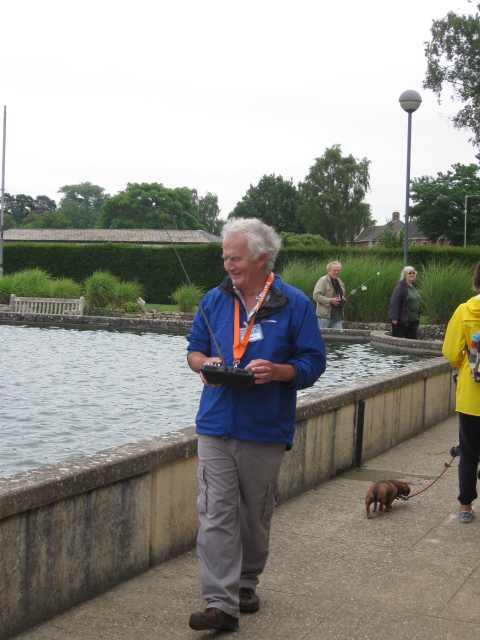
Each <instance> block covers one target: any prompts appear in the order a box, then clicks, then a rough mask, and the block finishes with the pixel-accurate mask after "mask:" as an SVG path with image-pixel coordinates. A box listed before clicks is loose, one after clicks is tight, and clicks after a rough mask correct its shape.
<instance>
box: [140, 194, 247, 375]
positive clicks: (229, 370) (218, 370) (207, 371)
mask: <svg viewBox="0 0 480 640" xmlns="http://www.w3.org/2000/svg"><path fill="white" fill-rule="evenodd" d="M153 205H155V203H153ZM159 219H160V221H161V223H162V227H163V228H164V230H165V233H166V234H167V237H168V239H169V241H170V244H171V245H172V249H173V250H174V252H175V255H176V256H177V260H178V261H179V263H180V266H181V267H182V269H183V273H184V274H185V277H186V279H187V282H188V285H189V287H190V289H191V290H192V293H193V296H194V298H195V301H196V303H197V304H198V308H199V309H200V311H201V313H202V316H203V319H204V321H205V325H206V327H207V329H208V333H209V334H210V336H211V337H212V340H213V343H214V345H215V348H216V350H217V353H218V356H219V358H220V360H221V361H222V364H221V365H220V364H204V365H202V366H201V367H200V371H201V372H202V375H203V376H204V378H205V379H206V380H207V381H208V382H210V383H211V384H226V385H229V386H231V387H253V385H254V384H255V377H254V375H253V371H251V370H250V369H238V368H237V367H229V366H227V365H226V364H225V360H224V358H223V355H222V352H221V351H220V347H219V346H218V343H217V341H216V339H215V336H214V334H213V331H212V328H211V326H210V323H209V322H208V319H207V316H206V315H205V311H204V310H203V307H202V303H201V301H200V300H199V298H198V296H197V292H196V291H195V287H194V286H193V284H192V282H191V280H190V278H189V277H188V273H187V270H186V269H185V267H184V265H183V262H182V259H181V258H180V256H179V254H178V251H177V249H176V247H175V245H174V243H173V240H172V238H171V236H170V234H169V232H168V229H167V227H166V226H165V223H164V222H163V220H162V219H161V216H159Z"/></svg>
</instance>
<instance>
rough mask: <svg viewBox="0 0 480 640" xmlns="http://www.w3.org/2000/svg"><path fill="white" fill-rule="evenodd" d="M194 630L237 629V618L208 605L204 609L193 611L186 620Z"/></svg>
mask: <svg viewBox="0 0 480 640" xmlns="http://www.w3.org/2000/svg"><path fill="white" fill-rule="evenodd" d="M188 624H189V625H190V627H191V628H192V629H195V631H204V630H206V629H238V618H234V617H233V616H230V615H228V613H225V611H221V610H220V609H217V608H216V607H210V608H208V609H205V611H195V613H192V615H191V616H190V620H189V622H188Z"/></svg>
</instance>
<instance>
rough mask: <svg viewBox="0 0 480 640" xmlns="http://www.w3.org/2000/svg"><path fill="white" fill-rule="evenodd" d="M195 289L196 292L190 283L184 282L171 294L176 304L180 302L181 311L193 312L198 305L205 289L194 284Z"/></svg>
mask: <svg viewBox="0 0 480 640" xmlns="http://www.w3.org/2000/svg"><path fill="white" fill-rule="evenodd" d="M193 289H194V291H195V294H194V292H193V291H192V289H191V287H190V285H188V284H182V285H181V286H180V287H178V288H177V289H176V290H175V291H174V292H173V293H172V295H171V296H170V298H171V299H172V300H173V301H174V302H175V304H178V307H179V309H180V311H183V312H193V311H194V310H195V308H196V306H197V305H198V300H201V299H202V298H203V296H204V295H205V290H204V289H203V288H202V287H196V286H195V285H193Z"/></svg>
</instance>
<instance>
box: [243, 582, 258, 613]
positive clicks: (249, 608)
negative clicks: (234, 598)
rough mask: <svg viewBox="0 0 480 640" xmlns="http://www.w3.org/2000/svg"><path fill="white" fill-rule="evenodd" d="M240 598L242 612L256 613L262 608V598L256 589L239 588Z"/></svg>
mask: <svg viewBox="0 0 480 640" xmlns="http://www.w3.org/2000/svg"><path fill="white" fill-rule="evenodd" d="M238 596H239V600H240V611H241V612H242V613H255V611H258V610H259V609H260V598H259V597H258V596H257V594H256V593H255V589H249V588H248V587H240V588H239V590H238Z"/></svg>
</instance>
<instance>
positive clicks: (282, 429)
mask: <svg viewBox="0 0 480 640" xmlns="http://www.w3.org/2000/svg"><path fill="white" fill-rule="evenodd" d="M235 298H237V299H238V300H239V298H238V296H237V295H236V293H235V290H234V288H233V286H232V282H231V280H230V277H228V276H227V277H226V278H225V280H224V281H223V282H222V283H221V285H220V286H219V287H217V288H215V289H213V290H212V291H209V292H208V293H207V295H206V296H205V297H204V298H203V300H202V307H203V310H204V312H205V315H206V317H207V319H208V322H209V324H210V327H211V328H212V331H213V334H214V335H215V339H216V341H217V344H218V346H219V349H220V351H221V352H222V356H223V358H224V360H225V364H226V365H230V366H231V365H233V321H234V301H235ZM239 304H240V326H244V322H245V321H246V312H245V309H244V307H243V305H242V303H241V301H240V300H239ZM255 325H260V330H261V334H262V336H263V338H262V339H261V340H257V341H254V342H252V341H250V342H249V344H248V345H247V348H246V350H245V353H244V355H243V357H242V360H241V362H240V365H239V367H240V368H245V366H246V365H247V364H248V363H249V362H250V361H251V360H256V359H258V358H262V359H265V360H270V361H271V362H274V363H276V364H291V365H293V367H294V368H295V372H296V373H295V378H294V379H293V381H292V382H291V383H284V382H269V383H267V384H261V385H254V386H253V387H249V388H244V387H230V386H226V385H221V386H219V387H207V386H204V388H203V392H202V397H201V399H200V407H199V410H198V413H197V418H196V424H197V433H199V434H204V435H210V436H217V437H227V438H237V439H239V440H253V441H257V442H276V443H284V444H285V445H287V448H290V447H291V445H292V441H293V436H294V432H295V412H296V391H297V390H298V389H304V388H306V387H310V386H312V385H313V384H314V383H315V382H316V381H317V380H318V378H319V377H320V376H321V374H322V373H323V372H324V371H325V364H326V356H325V346H324V344H323V339H322V335H321V333H320V330H319V328H318V321H317V317H316V313H315V309H314V306H313V304H312V302H311V301H310V300H309V299H308V298H307V296H306V295H305V294H304V293H302V292H301V291H299V290H298V289H296V288H295V287H292V286H290V285H287V284H285V283H284V282H282V281H281V280H280V278H279V277H278V276H277V275H275V279H274V281H273V283H272V286H271V287H270V292H269V297H268V299H267V300H265V301H264V303H263V304H262V306H261V307H260V309H259V311H258V313H257V317H256V320H255ZM187 340H188V341H189V345H188V352H189V353H192V352H195V351H199V352H201V353H204V354H205V355H207V356H209V357H210V356H217V355H218V353H217V350H216V348H215V344H214V342H213V340H212V338H211V336H210V334H209V332H208V329H207V327H206V324H205V320H204V318H203V316H202V314H201V312H200V311H199V312H197V314H196V316H195V319H194V321H193V325H192V330H191V333H190V334H189V335H188V336H187Z"/></svg>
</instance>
